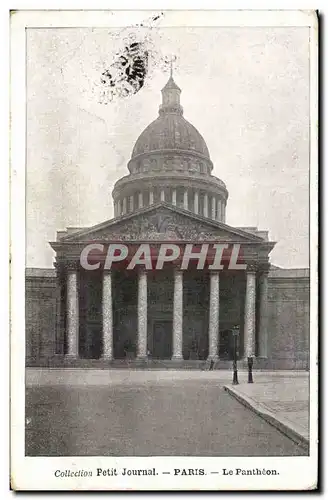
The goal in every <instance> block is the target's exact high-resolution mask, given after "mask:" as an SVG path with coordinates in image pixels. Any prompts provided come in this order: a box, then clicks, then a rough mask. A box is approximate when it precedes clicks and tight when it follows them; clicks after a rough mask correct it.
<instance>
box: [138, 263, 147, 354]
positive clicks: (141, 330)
mask: <svg viewBox="0 0 328 500" xmlns="http://www.w3.org/2000/svg"><path fill="white" fill-rule="evenodd" d="M146 356H147V273H146V272H145V271H139V275H138V352H137V357H138V358H139V359H144V358H146Z"/></svg>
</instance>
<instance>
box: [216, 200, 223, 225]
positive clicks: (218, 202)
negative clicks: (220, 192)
mask: <svg viewBox="0 0 328 500" xmlns="http://www.w3.org/2000/svg"><path fill="white" fill-rule="evenodd" d="M216 220H218V221H222V211H221V200H220V198H218V200H217V212H216Z"/></svg>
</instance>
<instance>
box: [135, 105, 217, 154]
mask: <svg viewBox="0 0 328 500" xmlns="http://www.w3.org/2000/svg"><path fill="white" fill-rule="evenodd" d="M166 149H170V150H172V149H175V150H182V151H193V152H195V153H199V154H201V155H203V156H205V157H206V158H208V159H209V158H210V155H209V152H208V149H207V146H206V143H205V141H204V139H203V137H202V136H201V134H200V133H199V132H198V130H197V129H196V128H195V127H194V126H193V125H191V123H189V122H188V121H187V120H186V119H185V118H184V117H183V116H182V115H180V114H178V113H163V114H160V116H159V117H158V118H157V119H156V120H154V121H153V122H152V123H151V124H150V125H148V127H147V128H146V129H145V130H144V131H143V132H142V133H141V134H140V136H139V138H138V140H137V142H136V144H135V146H134V148H133V151H132V155H131V158H134V157H135V156H138V155H140V154H144V153H150V152H155V151H163V150H166Z"/></svg>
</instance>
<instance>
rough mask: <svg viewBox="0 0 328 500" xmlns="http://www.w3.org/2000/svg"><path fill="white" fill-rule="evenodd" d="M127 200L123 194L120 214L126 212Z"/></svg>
mask: <svg viewBox="0 0 328 500" xmlns="http://www.w3.org/2000/svg"><path fill="white" fill-rule="evenodd" d="M126 205H127V201H126V196H124V198H123V208H122V214H123V215H124V214H126V213H127V206H126Z"/></svg>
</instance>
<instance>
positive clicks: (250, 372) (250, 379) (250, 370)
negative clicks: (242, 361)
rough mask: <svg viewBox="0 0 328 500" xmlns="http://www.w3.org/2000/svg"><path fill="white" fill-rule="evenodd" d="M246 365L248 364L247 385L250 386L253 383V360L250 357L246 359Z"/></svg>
mask: <svg viewBox="0 0 328 500" xmlns="http://www.w3.org/2000/svg"><path fill="white" fill-rule="evenodd" d="M247 364H248V383H249V384H252V383H253V358H252V356H249V357H248V358H247Z"/></svg>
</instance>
